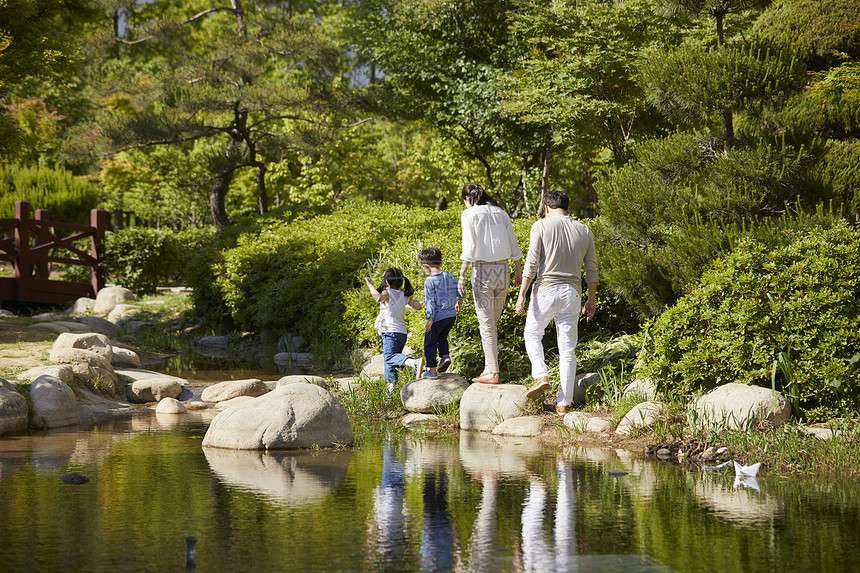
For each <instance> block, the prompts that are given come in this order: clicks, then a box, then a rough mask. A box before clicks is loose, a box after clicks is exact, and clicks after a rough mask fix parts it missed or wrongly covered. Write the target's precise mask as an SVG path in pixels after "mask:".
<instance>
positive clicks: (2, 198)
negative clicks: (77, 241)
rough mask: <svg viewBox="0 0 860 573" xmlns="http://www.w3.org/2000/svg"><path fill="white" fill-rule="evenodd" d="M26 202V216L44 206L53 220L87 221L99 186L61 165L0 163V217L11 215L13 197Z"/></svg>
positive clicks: (85, 222)
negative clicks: (55, 167) (39, 165)
mask: <svg viewBox="0 0 860 573" xmlns="http://www.w3.org/2000/svg"><path fill="white" fill-rule="evenodd" d="M19 200H24V201H29V202H30V216H31V217H32V216H33V212H34V211H35V210H36V209H47V210H48V212H49V215H50V218H51V219H52V220H53V221H62V222H64V223H78V224H80V225H89V224H90V210H91V209H95V208H96V207H97V206H98V204H99V201H100V192H99V188H98V187H96V186H95V185H93V184H92V183H90V182H88V181H87V180H86V179H84V178H83V177H76V176H74V175H72V173H71V172H69V171H66V170H65V169H62V168H60V169H48V168H46V167H20V166H17V165H5V166H4V165H0V217H3V218H11V217H14V216H15V201H19Z"/></svg>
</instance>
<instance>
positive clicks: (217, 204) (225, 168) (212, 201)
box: [209, 136, 241, 231]
mask: <svg viewBox="0 0 860 573" xmlns="http://www.w3.org/2000/svg"><path fill="white" fill-rule="evenodd" d="M240 147H241V141H240V140H239V139H236V138H235V137H233V136H231V137H230V141H229V142H228V143H227V152H226V153H225V154H224V162H223V163H222V165H221V168H220V169H219V170H218V175H216V176H215V183H214V184H213V185H212V189H211V190H210V191H209V211H210V212H211V213H212V222H213V223H215V228H217V229H218V230H219V231H223V230H224V229H226V228H227V227H229V226H230V218H229V217H228V216H227V207H226V206H225V205H224V198H225V197H226V196H227V191H229V190H230V183H232V181H233V173H234V172H235V171H236V158H237V157H238V156H239V153H240Z"/></svg>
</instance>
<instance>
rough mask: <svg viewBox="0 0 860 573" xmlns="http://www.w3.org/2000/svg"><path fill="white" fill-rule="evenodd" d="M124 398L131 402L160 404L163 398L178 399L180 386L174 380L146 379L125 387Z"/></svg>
mask: <svg viewBox="0 0 860 573" xmlns="http://www.w3.org/2000/svg"><path fill="white" fill-rule="evenodd" d="M125 393H126V396H128V399H129V400H131V401H132V402H160V401H161V400H163V399H165V398H178V397H179V395H180V394H182V384H180V383H179V382H177V381H176V379H175V378H146V379H144V380H137V381H135V382H133V383H132V384H131V385H130V386H127V387H126V391H125Z"/></svg>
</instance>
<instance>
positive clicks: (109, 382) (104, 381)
mask: <svg viewBox="0 0 860 573" xmlns="http://www.w3.org/2000/svg"><path fill="white" fill-rule="evenodd" d="M48 356H49V358H50V360H51V362H54V363H55V364H68V365H70V366H71V367H72V372H73V373H74V381H75V383H77V384H81V385H86V386H89V387H91V388H93V389H95V390H98V391H100V392H107V393H111V394H112V393H114V392H116V383H117V377H116V373H115V372H114V369H113V366H111V365H110V362H108V361H107V360H106V359H105V357H104V356H102V355H101V354H96V353H95V352H92V351H90V350H83V349H81V348H54V349H52V350H51V351H50V352H49V353H48Z"/></svg>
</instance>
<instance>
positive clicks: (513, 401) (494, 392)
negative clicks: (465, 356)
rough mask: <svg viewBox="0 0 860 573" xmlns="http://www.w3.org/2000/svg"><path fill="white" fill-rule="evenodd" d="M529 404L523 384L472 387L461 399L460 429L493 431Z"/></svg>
mask: <svg viewBox="0 0 860 573" xmlns="http://www.w3.org/2000/svg"><path fill="white" fill-rule="evenodd" d="M527 403H528V399H527V398H526V387H525V386H523V385H522V384H480V383H476V384H472V385H470V386H469V387H468V388H467V389H466V391H465V392H463V395H462V397H461V398H460V428H462V429H463V430H480V431H484V432H490V431H492V430H493V429H495V427H496V426H498V425H499V424H500V423H501V422H503V421H505V420H507V419H508V418H516V417H517V416H519V415H521V413H522V411H523V408H525V406H526V404H527Z"/></svg>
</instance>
